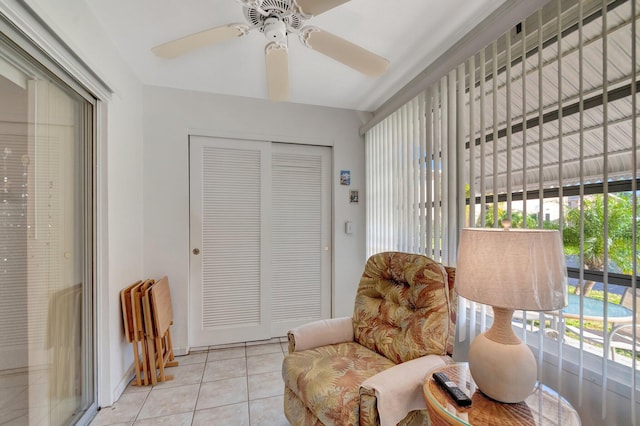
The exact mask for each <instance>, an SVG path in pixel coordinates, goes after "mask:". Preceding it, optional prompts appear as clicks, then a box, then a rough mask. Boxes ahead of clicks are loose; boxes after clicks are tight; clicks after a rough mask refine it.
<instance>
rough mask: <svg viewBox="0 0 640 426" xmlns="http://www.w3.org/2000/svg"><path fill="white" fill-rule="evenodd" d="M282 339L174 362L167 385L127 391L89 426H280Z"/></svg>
mask: <svg viewBox="0 0 640 426" xmlns="http://www.w3.org/2000/svg"><path fill="white" fill-rule="evenodd" d="M285 353H287V342H286V338H279V339H272V340H271V341H269V342H249V343H246V344H240V345H236V346H232V347H229V346H227V347H210V348H204V349H203V350H201V351H192V352H191V353H190V354H189V355H186V356H181V357H176V359H177V361H178V362H179V365H178V366H177V367H172V368H169V369H167V370H169V371H168V374H173V377H174V378H173V380H170V381H166V382H164V383H159V384H158V385H157V386H153V387H151V386H147V387H137V386H132V385H129V386H128V387H127V389H126V390H125V391H124V393H123V394H122V396H121V397H120V399H119V400H118V401H117V402H116V403H115V404H114V405H113V406H111V407H106V408H103V409H102V410H100V411H99V412H98V415H97V416H96V417H95V418H94V419H93V421H92V422H91V426H103V425H118V426H124V425H128V426H131V425H135V426H137V425H172V426H173V425H185V426H186V425H194V426H195V425H224V426H285V425H288V424H289V423H288V422H287V420H286V418H285V417H284V410H283V404H284V401H283V393H284V383H283V382H282V375H281V370H282V359H283V358H284V354H285Z"/></svg>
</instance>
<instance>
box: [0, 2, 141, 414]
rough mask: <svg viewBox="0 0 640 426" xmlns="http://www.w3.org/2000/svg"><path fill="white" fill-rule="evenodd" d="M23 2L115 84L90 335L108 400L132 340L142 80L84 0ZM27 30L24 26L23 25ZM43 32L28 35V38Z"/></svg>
mask: <svg viewBox="0 0 640 426" xmlns="http://www.w3.org/2000/svg"><path fill="white" fill-rule="evenodd" d="M4 3H5V5H4V7H8V8H11V9H12V10H14V11H18V9H19V6H18V5H17V3H18V2H17V1H16V0H9V1H5V2H4ZM26 3H27V4H28V5H29V6H30V7H31V8H32V9H33V10H34V11H35V12H36V13H37V14H38V15H39V16H40V17H41V18H42V19H43V20H44V21H45V22H46V24H47V25H48V26H49V27H50V28H51V29H52V30H53V31H54V32H55V33H56V34H57V36H58V37H60V38H61V39H62V40H63V41H64V43H66V44H67V45H68V46H69V47H70V48H71V49H72V50H73V52H74V53H75V54H76V55H78V56H79V57H80V59H81V60H82V61H84V62H85V63H87V64H88V65H89V66H90V68H91V69H92V70H93V71H94V72H95V73H96V74H97V75H98V76H99V77H100V78H101V79H102V80H104V81H105V82H106V84H107V85H109V86H110V87H111V89H113V90H114V94H113V96H111V98H110V99H106V96H105V99H104V100H105V102H104V103H103V104H102V107H101V116H100V117H99V121H100V123H99V132H100V133H99V136H98V137H99V139H98V140H99V144H100V145H99V147H98V155H99V159H98V161H99V163H98V168H97V174H98V183H99V186H98V191H97V194H96V196H97V197H98V202H99V210H98V215H99V220H98V223H97V227H98V232H99V241H98V244H99V246H98V258H97V262H98V270H97V271H96V280H97V284H98V288H97V300H98V306H97V310H98V315H100V319H101V320H102V321H101V322H100V328H99V329H98V330H97V335H96V339H97V341H98V350H99V354H98V357H99V358H98V360H99V362H100V364H99V366H98V367H99V368H98V375H99V376H98V377H99V379H98V380H99V393H98V404H99V405H100V406H107V405H111V404H112V403H113V401H115V400H116V399H117V398H118V397H119V395H120V393H121V392H122V390H123V389H124V386H125V385H126V383H127V381H128V379H129V378H130V377H129V376H128V374H127V371H128V370H129V369H130V367H131V365H132V362H133V355H132V350H131V345H130V344H128V343H127V342H126V340H125V338H124V333H123V329H122V314H121V310H120V302H119V292H120V290H121V289H122V288H124V287H125V286H127V285H129V284H130V283H132V282H134V281H135V280H138V279H140V277H142V239H143V238H142V237H143V234H142V170H141V164H142V138H143V132H142V84H141V83H140V82H139V81H138V80H137V78H136V77H135V76H134V75H133V73H132V72H131V71H130V70H129V68H128V67H127V66H126V65H125V63H124V62H123V61H122V60H121V58H120V57H119V56H118V54H117V53H116V51H115V48H114V47H113V46H112V43H111V42H110V40H109V39H108V38H107V37H106V36H104V35H103V33H102V32H101V31H100V30H99V28H100V25H99V23H98V21H97V20H96V19H95V17H94V16H93V15H92V14H91V12H90V11H89V9H88V8H87V6H86V4H85V2H84V1H83V0H56V1H51V0H27V1H26ZM19 15H20V13H18V15H17V16H19ZM25 19H26V16H25ZM27 21H28V19H27ZM21 25H23V24H21ZM25 30H26V31H27V33H29V32H28V31H29V29H28V28H25ZM42 36H43V35H42V34H34V35H33V38H35V39H36V40H38V39H39V38H41V37H42ZM47 50H49V51H50V52H51V54H52V55H53V56H54V57H56V56H59V55H62V56H64V52H60V51H57V52H54V51H51V48H50V47H47ZM74 73H75V74H77V70H76V71H74Z"/></svg>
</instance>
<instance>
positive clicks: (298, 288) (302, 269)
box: [271, 143, 331, 336]
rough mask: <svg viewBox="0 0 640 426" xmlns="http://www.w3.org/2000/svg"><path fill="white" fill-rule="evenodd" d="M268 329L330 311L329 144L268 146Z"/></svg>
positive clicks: (280, 330) (282, 329)
mask: <svg viewBox="0 0 640 426" xmlns="http://www.w3.org/2000/svg"><path fill="white" fill-rule="evenodd" d="M272 151H273V154H272V160H271V164H272V169H271V173H272V200H271V204H272V224H271V229H272V247H271V256H272V266H271V276H272V280H271V281H272V282H271V288H272V291H271V334H272V336H284V335H285V334H286V332H287V330H289V329H290V328H292V327H295V326H297V325H300V324H304V323H306V322H309V321H313V320H316V319H322V318H329V317H330V316H331V253H330V251H329V248H330V247H331V241H330V238H331V231H330V228H331V198H330V197H331V191H330V186H331V167H330V166H331V164H330V162H331V149H330V148H328V147H317V146H305V145H290V144H277V143H276V144H273V146H272Z"/></svg>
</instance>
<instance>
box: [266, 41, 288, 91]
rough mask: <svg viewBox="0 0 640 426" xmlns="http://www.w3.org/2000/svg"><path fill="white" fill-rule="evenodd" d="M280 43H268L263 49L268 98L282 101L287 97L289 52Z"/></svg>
mask: <svg viewBox="0 0 640 426" xmlns="http://www.w3.org/2000/svg"><path fill="white" fill-rule="evenodd" d="M287 50H288V49H287V46H286V45H284V44H282V43H277V42H273V43H269V44H267V47H265V49H264V57H265V62H266V65H267V86H268V88H269V99H271V100H272V101H276V102H282V101H286V100H288V99H289V54H288V51H287Z"/></svg>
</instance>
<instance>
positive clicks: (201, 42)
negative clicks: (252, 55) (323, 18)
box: [151, 0, 389, 101]
mask: <svg viewBox="0 0 640 426" xmlns="http://www.w3.org/2000/svg"><path fill="white" fill-rule="evenodd" d="M237 1H238V2H239V3H241V4H242V6H243V11H244V16H245V18H246V20H247V23H248V24H227V25H222V26H219V27H215V28H211V29H208V30H204V31H201V32H198V33H195V34H191V35H188V36H185V37H182V38H179V39H176V40H172V41H169V42H167V43H164V44H161V45H159V46H156V47H154V48H153V49H151V50H152V52H153V53H155V54H156V55H157V56H159V57H162V58H167V59H171V58H175V57H177V56H180V55H183V54H185V53H188V52H191V51H193V50H196V49H200V48H202V47H206V46H210V45H214V44H217V43H221V42H223V41H226V40H229V39H232V38H236V37H243V36H245V35H247V34H249V32H250V31H253V30H258V31H260V32H261V33H263V34H264V35H265V37H266V38H267V40H268V41H269V42H268V43H267V45H266V47H265V49H264V53H265V62H266V69H267V86H268V89H269V99H271V100H273V101H286V100H287V99H289V58H288V47H287V46H288V36H289V35H290V34H297V35H298V36H299V38H300V41H301V42H302V44H303V45H304V46H306V47H308V48H310V49H313V50H315V51H317V52H320V53H322V54H324V55H326V56H329V57H330V58H333V59H335V60H336V61H338V62H341V63H343V64H344V65H347V66H348V67H351V68H353V69H355V70H357V71H360V72H361V73H363V74H365V75H368V76H371V77H378V76H380V75H382V74H383V73H384V72H385V71H386V69H387V66H388V65H389V61H388V60H387V59H385V58H383V57H381V56H378V55H376V54H375V53H372V52H370V51H368V50H366V49H364V48H362V47H360V46H357V45H355V44H353V43H351V42H349V41H347V40H345V39H343V38H340V37H338V36H336V35H334V34H331V33H328V32H326V31H324V30H321V29H319V28H317V27H313V26H305V25H304V24H305V21H307V20H308V19H310V18H311V17H313V16H315V15H319V14H321V13H324V12H326V11H328V10H331V9H333V8H335V7H337V6H340V5H341V4H344V3H347V2H348V1H349V0H237Z"/></svg>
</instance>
